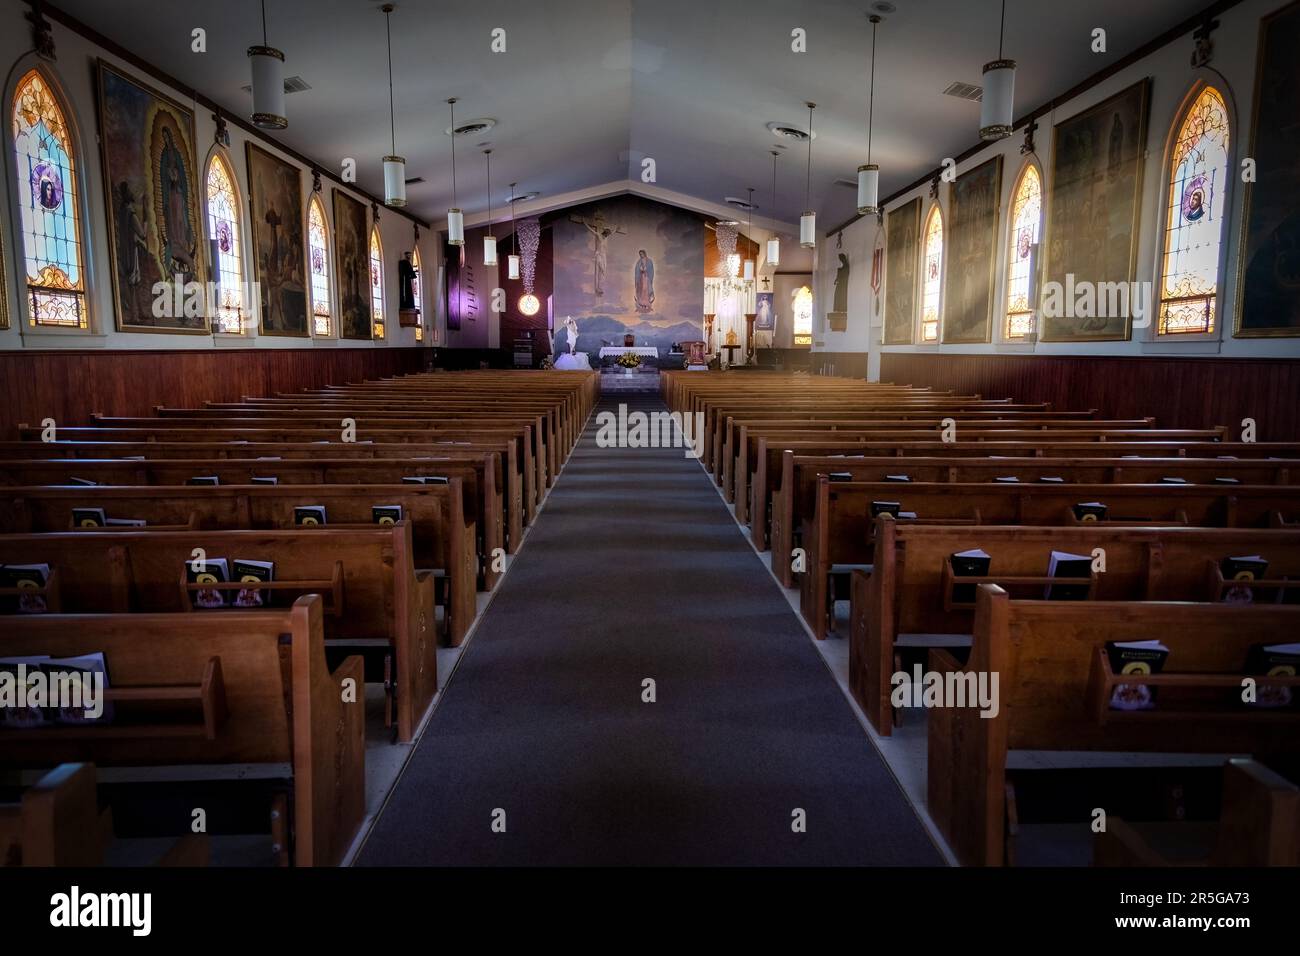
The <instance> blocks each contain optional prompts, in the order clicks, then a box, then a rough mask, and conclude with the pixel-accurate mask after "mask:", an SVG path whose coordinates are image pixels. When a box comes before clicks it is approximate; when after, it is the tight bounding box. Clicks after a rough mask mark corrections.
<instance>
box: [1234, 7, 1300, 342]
mask: <svg viewBox="0 0 1300 956" xmlns="http://www.w3.org/2000/svg"><path fill="white" fill-rule="evenodd" d="M1297 49H1300V3H1292V4H1291V5H1290V6H1287V7H1283V8H1282V9H1281V10H1278V11H1277V12H1275V13H1272V14H1270V15H1269V16H1267V17H1264V18H1263V19H1262V20H1261V21H1260V25H1259V52H1258V59H1257V63H1258V66H1257V67H1256V70H1257V72H1256V75H1255V101H1254V102H1255V115H1254V118H1253V121H1252V123H1251V144H1250V148H1249V150H1248V151H1247V152H1246V155H1247V156H1250V157H1252V158H1253V159H1254V160H1255V180H1254V182H1251V183H1247V184H1246V204H1245V214H1244V215H1243V216H1242V227H1241V242H1240V245H1239V248H1240V250H1241V251H1240V261H1239V262H1238V269H1237V317H1236V324H1235V329H1234V332H1233V334H1234V335H1236V336H1240V337H1255V336H1296V335H1300V251H1298V250H1300V166H1297V164H1296V156H1298V155H1300V115H1298V113H1300V111H1298V110H1297V106H1296V89H1297V88H1298V87H1297V84H1300V56H1297V55H1296V50H1297Z"/></svg>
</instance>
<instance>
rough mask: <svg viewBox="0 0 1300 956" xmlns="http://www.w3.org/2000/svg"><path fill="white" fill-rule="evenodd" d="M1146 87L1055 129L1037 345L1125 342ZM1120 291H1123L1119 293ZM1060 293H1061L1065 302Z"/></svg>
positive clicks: (1142, 84)
mask: <svg viewBox="0 0 1300 956" xmlns="http://www.w3.org/2000/svg"><path fill="white" fill-rule="evenodd" d="M1150 93H1151V81H1150V79H1144V80H1141V81H1140V82H1138V83H1135V84H1134V85H1133V86H1130V87H1129V88H1128V89H1126V90H1124V91H1123V92H1121V93H1117V94H1115V95H1114V96H1112V97H1111V98H1110V99H1108V100H1106V101H1104V102H1102V103H1099V104H1097V105H1096V106H1094V107H1093V108H1092V109H1090V110H1086V111H1085V112H1083V113H1080V114H1079V115H1078V116H1072V117H1070V119H1068V120H1065V121H1064V122H1062V123H1058V124H1057V125H1056V129H1055V133H1054V139H1053V148H1052V159H1053V162H1052V177H1051V182H1052V195H1051V200H1050V202H1049V207H1048V209H1049V211H1048V220H1047V257H1046V259H1047V261H1046V266H1045V268H1044V274H1043V295H1044V306H1043V320H1042V328H1043V335H1042V338H1043V341H1047V342H1109V341H1122V340H1126V339H1128V338H1129V336H1130V334H1131V330H1132V319H1133V302H1132V297H1131V296H1130V295H1128V294H1124V295H1121V296H1115V295H1110V294H1103V293H1104V292H1105V291H1106V290H1115V289H1122V290H1124V291H1125V293H1127V292H1128V290H1130V289H1131V288H1132V283H1133V280H1134V271H1135V269H1136V267H1137V240H1138V224H1139V219H1140V216H1141V196H1142V162H1143V154H1144V153H1145V152H1146V145H1147V104H1148V101H1149V99H1150ZM1121 284H1122V285H1121ZM1059 290H1065V293H1064V295H1062V294H1060V291H1059Z"/></svg>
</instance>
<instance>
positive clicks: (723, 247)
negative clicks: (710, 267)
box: [716, 222, 748, 298]
mask: <svg viewBox="0 0 1300 956" xmlns="http://www.w3.org/2000/svg"><path fill="white" fill-rule="evenodd" d="M716 233H717V237H718V272H719V273H720V275H719V276H718V280H719V284H720V285H721V290H720V291H721V294H722V297H723V298H729V297H730V296H732V295H739V294H741V293H743V292H744V291H745V288H746V286H747V285H748V283H746V282H745V280H744V279H741V278H740V277H739V275H738V273H739V272H740V255H739V253H737V252H736V239H737V237H738V235H739V234H738V233H737V231H736V227H735V226H734V225H730V224H728V223H725V222H720V223H718V225H717V229H716Z"/></svg>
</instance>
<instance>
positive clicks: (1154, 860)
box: [1093, 757, 1300, 867]
mask: <svg viewBox="0 0 1300 956" xmlns="http://www.w3.org/2000/svg"><path fill="white" fill-rule="evenodd" d="M1188 828H1189V825H1188V824H1183V823H1170V824H1163V825H1159V824H1157V825H1154V826H1144V825H1142V824H1135V823H1130V822H1129V821H1127V820H1124V819H1122V818H1120V817H1109V818H1107V820H1106V829H1105V830H1103V831H1102V832H1100V833H1098V834H1096V835H1095V836H1094V837H1093V865H1094V866H1130V867H1132V866H1162V867H1163V866H1215V867H1222V866H1300V787H1297V786H1296V785H1295V784H1293V783H1291V781H1289V780H1287V779H1285V778H1284V777H1282V776H1281V775H1280V774H1278V773H1275V772H1274V771H1272V770H1270V769H1269V768H1268V767H1265V766H1264V765H1263V764H1261V763H1258V762H1257V761H1254V760H1251V759H1250V758H1248V757H1234V758H1232V759H1231V760H1229V761H1228V762H1227V764H1226V765H1225V766H1224V770H1223V803H1222V811H1221V814H1220V819H1219V822H1218V824H1217V825H1216V826H1215V827H1214V833H1213V844H1212V846H1211V848H1210V852H1209V855H1208V856H1207V857H1205V858H1202V859H1197V860H1194V861H1192V862H1187V861H1184V860H1181V859H1175V858H1172V857H1171V856H1169V855H1168V854H1167V853H1165V852H1162V851H1161V850H1160V849H1159V848H1158V847H1157V845H1156V843H1155V842H1154V841H1153V840H1152V839H1151V838H1150V837H1151V835H1152V834H1151V833H1150V831H1151V830H1152V829H1158V830H1159V831H1162V835H1164V836H1169V835H1170V834H1171V833H1172V835H1173V836H1174V838H1175V839H1177V837H1178V836H1180V835H1181V834H1179V833H1178V832H1177V831H1179V830H1186V829H1188Z"/></svg>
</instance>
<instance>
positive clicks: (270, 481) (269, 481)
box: [248, 475, 280, 485]
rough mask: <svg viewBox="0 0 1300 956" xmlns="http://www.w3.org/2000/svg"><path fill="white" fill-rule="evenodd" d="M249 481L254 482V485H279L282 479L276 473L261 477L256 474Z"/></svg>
mask: <svg viewBox="0 0 1300 956" xmlns="http://www.w3.org/2000/svg"><path fill="white" fill-rule="evenodd" d="M248 481H249V484H253V485H278V484H279V483H280V479H279V478H276V477H275V476H274V475H271V476H269V477H266V478H259V477H257V476H256V475H254V476H253V477H251V478H249V479H248Z"/></svg>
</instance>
